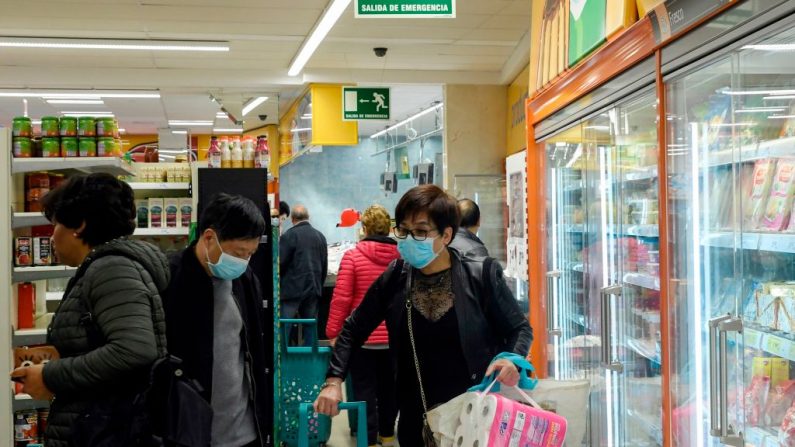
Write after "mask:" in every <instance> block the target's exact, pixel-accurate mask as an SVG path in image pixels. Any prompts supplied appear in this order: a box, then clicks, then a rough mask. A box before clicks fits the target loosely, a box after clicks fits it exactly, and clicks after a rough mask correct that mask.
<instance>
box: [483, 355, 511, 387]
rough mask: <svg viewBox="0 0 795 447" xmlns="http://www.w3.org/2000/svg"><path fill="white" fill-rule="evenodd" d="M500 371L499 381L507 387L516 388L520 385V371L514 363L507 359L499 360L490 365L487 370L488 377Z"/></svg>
mask: <svg viewBox="0 0 795 447" xmlns="http://www.w3.org/2000/svg"><path fill="white" fill-rule="evenodd" d="M497 371H499V375H498V376H497V381H498V382H500V383H501V384H503V385H505V386H516V385H517V384H518V383H519V370H518V369H516V365H514V364H513V362H512V361H510V360H506V359H499V360H497V361H496V362H494V363H492V364H491V365H489V369H487V370H486V376H487V377H488V376H490V375H492V374H493V373H494V372H497Z"/></svg>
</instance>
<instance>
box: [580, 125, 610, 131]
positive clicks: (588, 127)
mask: <svg viewBox="0 0 795 447" xmlns="http://www.w3.org/2000/svg"><path fill="white" fill-rule="evenodd" d="M583 129H590V130H605V131H606V130H610V126H585V127H583Z"/></svg>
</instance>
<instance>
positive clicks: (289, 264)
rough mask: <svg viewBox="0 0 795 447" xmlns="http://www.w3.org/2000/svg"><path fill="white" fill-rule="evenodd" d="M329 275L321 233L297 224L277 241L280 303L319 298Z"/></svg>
mask: <svg viewBox="0 0 795 447" xmlns="http://www.w3.org/2000/svg"><path fill="white" fill-rule="evenodd" d="M327 273H328V246H327V245H326V238H325V237H324V236H323V233H321V232H319V231H317V230H316V229H314V228H313V227H312V225H310V224H309V222H306V221H304V222H299V223H297V224H295V226H293V227H292V228H290V229H289V230H287V231H286V232H285V233H284V234H283V235H282V237H281V238H280V239H279V276H280V278H281V280H280V286H281V288H280V300H281V301H282V302H284V301H303V300H304V299H305V298H320V297H321V296H322V295H323V283H324V282H325V281H326V274H327Z"/></svg>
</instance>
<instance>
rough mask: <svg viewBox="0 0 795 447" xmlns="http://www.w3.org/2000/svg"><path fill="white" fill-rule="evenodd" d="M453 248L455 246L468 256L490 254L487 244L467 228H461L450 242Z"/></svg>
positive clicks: (481, 256)
mask: <svg viewBox="0 0 795 447" xmlns="http://www.w3.org/2000/svg"><path fill="white" fill-rule="evenodd" d="M450 247H451V248H455V249H456V250H458V252H459V253H461V256H463V257H466V258H485V257H487V256H488V255H489V251H488V250H487V249H486V245H485V244H483V241H481V240H480V238H479V237H477V236H476V235H475V234H474V233H472V232H471V231H469V230H467V229H466V228H463V227H462V228H459V229H458V232H457V233H456V234H455V238H453V242H451V243H450Z"/></svg>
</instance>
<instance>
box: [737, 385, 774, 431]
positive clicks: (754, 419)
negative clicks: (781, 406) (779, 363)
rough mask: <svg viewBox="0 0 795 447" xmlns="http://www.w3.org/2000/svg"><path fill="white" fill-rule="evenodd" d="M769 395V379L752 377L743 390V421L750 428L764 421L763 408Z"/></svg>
mask: <svg viewBox="0 0 795 447" xmlns="http://www.w3.org/2000/svg"><path fill="white" fill-rule="evenodd" d="M769 393H770V377H765V376H754V377H753V379H751V384H750V385H748V388H746V389H745V395H744V397H745V400H744V402H743V405H744V406H745V421H746V423H747V424H748V425H749V426H751V427H759V426H760V425H761V424H762V423H763V422H764V421H763V416H764V414H765V406H766V404H767V397H768V394H769Z"/></svg>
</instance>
